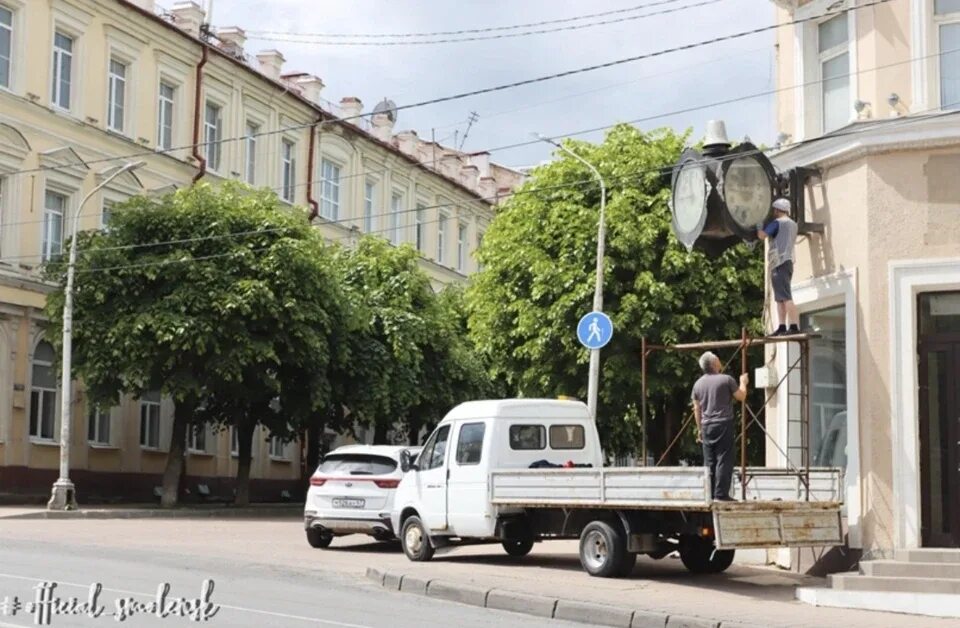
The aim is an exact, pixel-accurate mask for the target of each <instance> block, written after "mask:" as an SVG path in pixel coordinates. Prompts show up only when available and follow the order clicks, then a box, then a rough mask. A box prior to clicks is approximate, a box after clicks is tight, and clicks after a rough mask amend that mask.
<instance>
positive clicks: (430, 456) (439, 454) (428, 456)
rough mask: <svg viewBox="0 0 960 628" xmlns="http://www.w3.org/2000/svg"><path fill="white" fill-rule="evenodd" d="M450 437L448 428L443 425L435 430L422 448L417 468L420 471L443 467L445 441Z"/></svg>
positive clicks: (445, 452) (445, 448)
mask: <svg viewBox="0 0 960 628" xmlns="http://www.w3.org/2000/svg"><path fill="white" fill-rule="evenodd" d="M449 436H450V426H449V425H444V426H443V427H440V428H438V429H437V431H436V432H434V433H433V434H432V435H431V436H430V438H429V439H427V444H426V445H424V446H423V451H421V452H420V457H419V462H418V463H417V466H418V467H419V468H420V470H421V471H429V470H430V469H438V468H440V467H442V466H443V461H444V459H445V457H446V454H447V439H448V438H449Z"/></svg>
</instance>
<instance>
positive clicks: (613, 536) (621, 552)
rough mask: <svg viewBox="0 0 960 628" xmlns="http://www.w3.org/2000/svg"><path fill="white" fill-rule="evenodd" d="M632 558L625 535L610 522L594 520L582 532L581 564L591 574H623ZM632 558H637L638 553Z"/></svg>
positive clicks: (608, 575) (602, 575)
mask: <svg viewBox="0 0 960 628" xmlns="http://www.w3.org/2000/svg"><path fill="white" fill-rule="evenodd" d="M630 558H631V556H630V552H628V551H627V539H626V538H625V535H624V534H623V532H622V531H621V530H619V529H618V528H615V527H613V526H612V525H610V524H609V523H607V522H605V521H592V522H590V523H588V524H587V525H586V527H584V528H583V532H581V533H580V564H581V565H583V569H584V571H586V572H587V573H588V574H590V575H591V576H596V577H598V578H614V577H618V576H622V575H623V572H624V570H625V567H626V565H627V564H628V563H630ZM632 558H633V560H636V554H634V555H633V556H632ZM630 566H631V567H632V566H633V565H632V564H630Z"/></svg>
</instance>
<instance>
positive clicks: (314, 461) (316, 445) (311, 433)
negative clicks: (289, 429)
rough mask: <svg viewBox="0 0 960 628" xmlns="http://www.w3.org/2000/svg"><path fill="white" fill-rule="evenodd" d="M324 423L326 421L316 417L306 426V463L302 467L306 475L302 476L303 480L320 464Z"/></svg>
mask: <svg viewBox="0 0 960 628" xmlns="http://www.w3.org/2000/svg"><path fill="white" fill-rule="evenodd" d="M326 425H327V422H326V421H324V420H322V419H320V418H319V417H318V418H317V419H316V420H315V421H314V423H313V425H311V426H310V427H308V428H307V464H306V466H305V467H304V469H303V474H304V475H305V476H306V477H304V478H302V479H304V480H305V479H306V478H309V477H310V476H311V475H313V472H314V471H315V470H316V468H317V466H319V464H320V453H321V452H320V448H321V439H322V438H323V432H324V430H325V428H326Z"/></svg>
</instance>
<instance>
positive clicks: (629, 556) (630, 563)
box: [616, 552, 637, 578]
mask: <svg viewBox="0 0 960 628" xmlns="http://www.w3.org/2000/svg"><path fill="white" fill-rule="evenodd" d="M636 565H637V554H636V552H624V554H623V562H621V563H620V568H619V569H617V573H616V576H617V577H618V578H626V577H627V576H629V575H630V574H632V573H633V568H634V567H635V566H636Z"/></svg>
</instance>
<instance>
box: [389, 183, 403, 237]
mask: <svg viewBox="0 0 960 628" xmlns="http://www.w3.org/2000/svg"><path fill="white" fill-rule="evenodd" d="M402 208H403V195H401V194H398V193H396V192H394V193H393V196H391V197H390V241H391V242H393V243H394V244H400V241H401V238H400V212H401V211H402Z"/></svg>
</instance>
